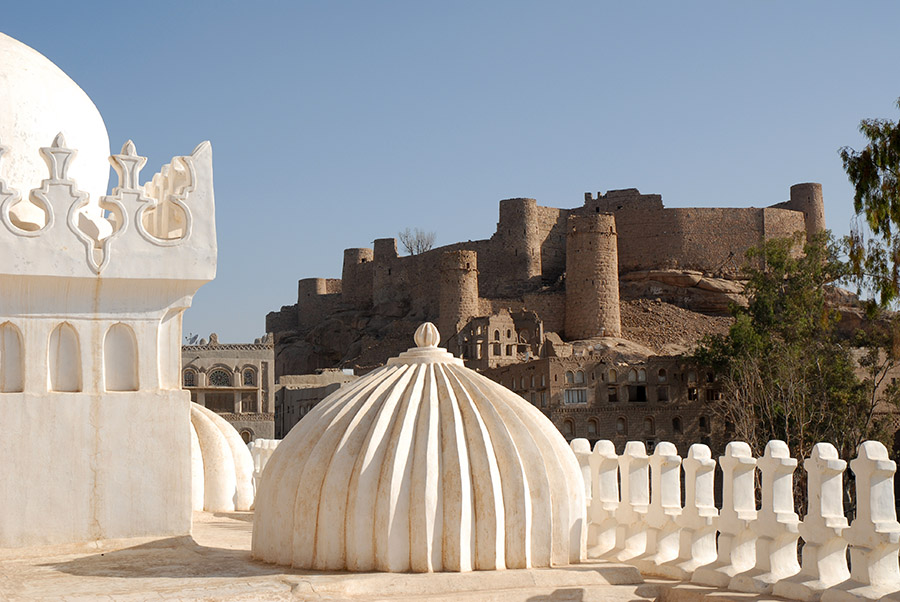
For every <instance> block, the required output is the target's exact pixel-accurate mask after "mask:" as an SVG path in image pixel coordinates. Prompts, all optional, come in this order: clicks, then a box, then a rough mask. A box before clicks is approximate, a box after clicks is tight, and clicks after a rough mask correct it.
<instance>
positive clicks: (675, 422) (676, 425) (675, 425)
mask: <svg viewBox="0 0 900 602" xmlns="http://www.w3.org/2000/svg"><path fill="white" fill-rule="evenodd" d="M672 431H673V432H675V433H678V434H681V433H683V432H684V430H683V429H682V428H681V418H680V417H679V416H676V417H675V418H673V419H672Z"/></svg>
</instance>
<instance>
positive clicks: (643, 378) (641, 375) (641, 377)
mask: <svg viewBox="0 0 900 602" xmlns="http://www.w3.org/2000/svg"><path fill="white" fill-rule="evenodd" d="M638 382H639V383H645V382H647V371H646V370H644V369H643V368H641V369H640V370H638Z"/></svg>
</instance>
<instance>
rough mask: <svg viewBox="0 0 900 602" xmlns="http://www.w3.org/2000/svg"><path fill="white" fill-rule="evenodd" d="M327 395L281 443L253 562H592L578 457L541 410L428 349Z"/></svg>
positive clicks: (265, 492) (263, 490)
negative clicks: (586, 550)
mask: <svg viewBox="0 0 900 602" xmlns="http://www.w3.org/2000/svg"><path fill="white" fill-rule="evenodd" d="M438 340H440V338H439V336H438V334H437V329H436V328H434V326H433V325H432V324H423V325H422V326H420V327H419V330H418V331H417V333H416V342H417V343H418V344H419V345H420V346H419V347H418V348H414V349H411V350H409V351H407V352H405V353H402V354H400V356H399V357H397V358H393V359H391V360H389V361H388V363H387V365H386V366H384V367H383V368H380V369H378V370H376V371H374V372H371V373H370V374H368V375H366V376H365V377H363V378H361V379H359V380H358V381H356V382H354V383H352V384H350V385H346V386H344V387H343V388H341V389H339V390H338V391H336V392H334V393H332V394H331V395H329V396H328V397H327V398H326V399H324V400H323V401H322V402H320V403H319V404H318V405H317V406H316V407H315V408H314V409H313V411H311V412H310V413H309V414H307V415H306V416H305V417H304V418H303V419H302V420H301V421H300V422H299V423H298V424H297V425H296V426H295V427H294V428H293V429H292V430H291V432H290V433H288V435H287V437H285V439H284V440H283V441H282V442H281V444H280V445H279V446H278V448H277V449H276V450H275V452H274V454H273V455H272V458H271V459H270V460H269V463H268V464H267V466H266V469H265V471H264V472H263V475H262V479H261V483H260V485H259V489H258V492H257V497H256V516H255V519H254V528H253V548H252V551H253V557H254V558H258V559H261V560H264V561H267V562H273V563H277V564H283V565H292V566H294V567H296V568H302V569H318V570H344V569H346V570H351V571H370V570H379V571H391V572H400V571H410V570H412V571H417V572H426V571H467V570H473V569H477V570H487V569H502V568H527V567H542V566H551V565H564V564H569V563H571V562H578V561H579V560H581V559H582V558H583V557H584V540H585V535H586V529H585V499H584V485H583V481H582V477H581V473H580V470H579V466H578V462H577V460H576V458H575V455H574V454H573V452H572V451H571V450H570V448H569V446H568V445H566V441H565V439H563V437H562V436H561V435H560V434H559V431H557V429H556V428H555V427H554V426H553V424H552V423H551V422H550V421H549V420H548V419H547V418H546V417H545V416H544V415H543V414H542V413H541V412H540V411H539V410H537V409H536V408H535V407H533V406H532V405H530V404H528V403H527V402H525V401H524V400H523V399H522V398H521V397H519V396H518V395H515V394H514V393H512V392H511V391H509V390H507V389H505V388H504V387H502V386H500V385H498V384H497V383H495V382H493V381H491V380H489V379H487V378H485V377H483V376H481V375H480V374H478V373H476V372H474V371H472V370H469V369H467V368H465V367H464V366H463V363H462V360H459V359H456V358H454V357H453V356H451V355H450V354H449V353H447V352H446V351H444V350H443V349H438V348H437V347H435V346H434V345H435V344H436V343H437V341H438Z"/></svg>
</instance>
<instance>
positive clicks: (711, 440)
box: [483, 352, 725, 454]
mask: <svg viewBox="0 0 900 602" xmlns="http://www.w3.org/2000/svg"><path fill="white" fill-rule="evenodd" d="M483 373H484V374H485V376H488V377H489V378H491V379H493V380H495V381H497V382H499V383H500V384H502V385H503V386H505V387H507V388H509V389H511V390H512V391H514V392H515V393H517V394H519V395H521V396H522V398H523V399H525V400H526V401H528V402H530V403H531V404H532V405H534V406H535V407H537V408H538V409H540V410H541V411H542V412H544V413H545V414H546V415H547V416H548V417H549V418H550V420H551V421H553V423H554V424H555V425H556V426H557V428H559V430H560V432H561V433H562V434H563V436H564V437H565V438H566V439H567V440H569V441H571V440H572V439H576V438H584V439H587V440H588V441H589V442H590V443H591V444H592V445H593V443H595V442H596V441H599V440H601V439H608V440H610V441H612V442H613V443H614V444H615V445H616V447H617V449H618V450H619V451H621V450H623V449H624V446H625V443H626V442H628V441H636V440H639V441H643V442H644V444H645V445H646V446H647V448H648V449H650V450H652V449H653V448H654V447H655V445H656V444H657V443H658V442H660V441H670V442H672V443H674V444H675V445H676V447H677V448H678V451H679V453H682V454H686V453H687V451H688V448H689V447H690V446H691V444H693V443H696V442H698V441H700V442H703V443H706V444H708V445H709V444H713V445H714V444H715V442H717V441H720V440H724V439H723V437H725V425H724V424H723V423H722V422H721V420H717V417H716V416H714V414H713V407H712V406H713V403H712V402H714V401H716V400H718V399H720V398H721V387H720V384H719V383H718V381H717V380H716V379H715V377H714V376H713V375H712V374H711V373H708V372H707V371H704V370H700V369H698V368H697V367H696V366H693V365H691V364H689V363H687V362H685V361H683V360H682V359H680V358H678V357H676V356H652V355H651V356H647V357H621V356H617V355H616V354H613V353H604V352H599V353H595V352H587V353H584V354H582V355H581V356H579V357H575V356H572V357H545V358H540V359H535V360H532V361H527V362H521V363H517V364H509V365H504V366H499V367H497V368H492V369H488V370H484V371H483Z"/></svg>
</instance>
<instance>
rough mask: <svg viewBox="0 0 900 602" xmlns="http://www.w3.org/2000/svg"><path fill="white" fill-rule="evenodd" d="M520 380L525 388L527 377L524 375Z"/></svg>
mask: <svg viewBox="0 0 900 602" xmlns="http://www.w3.org/2000/svg"><path fill="white" fill-rule="evenodd" d="M520 382H521V384H522V388H523V389H524V388H525V377H524V376H523V377H522V380H521V381H520Z"/></svg>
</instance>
